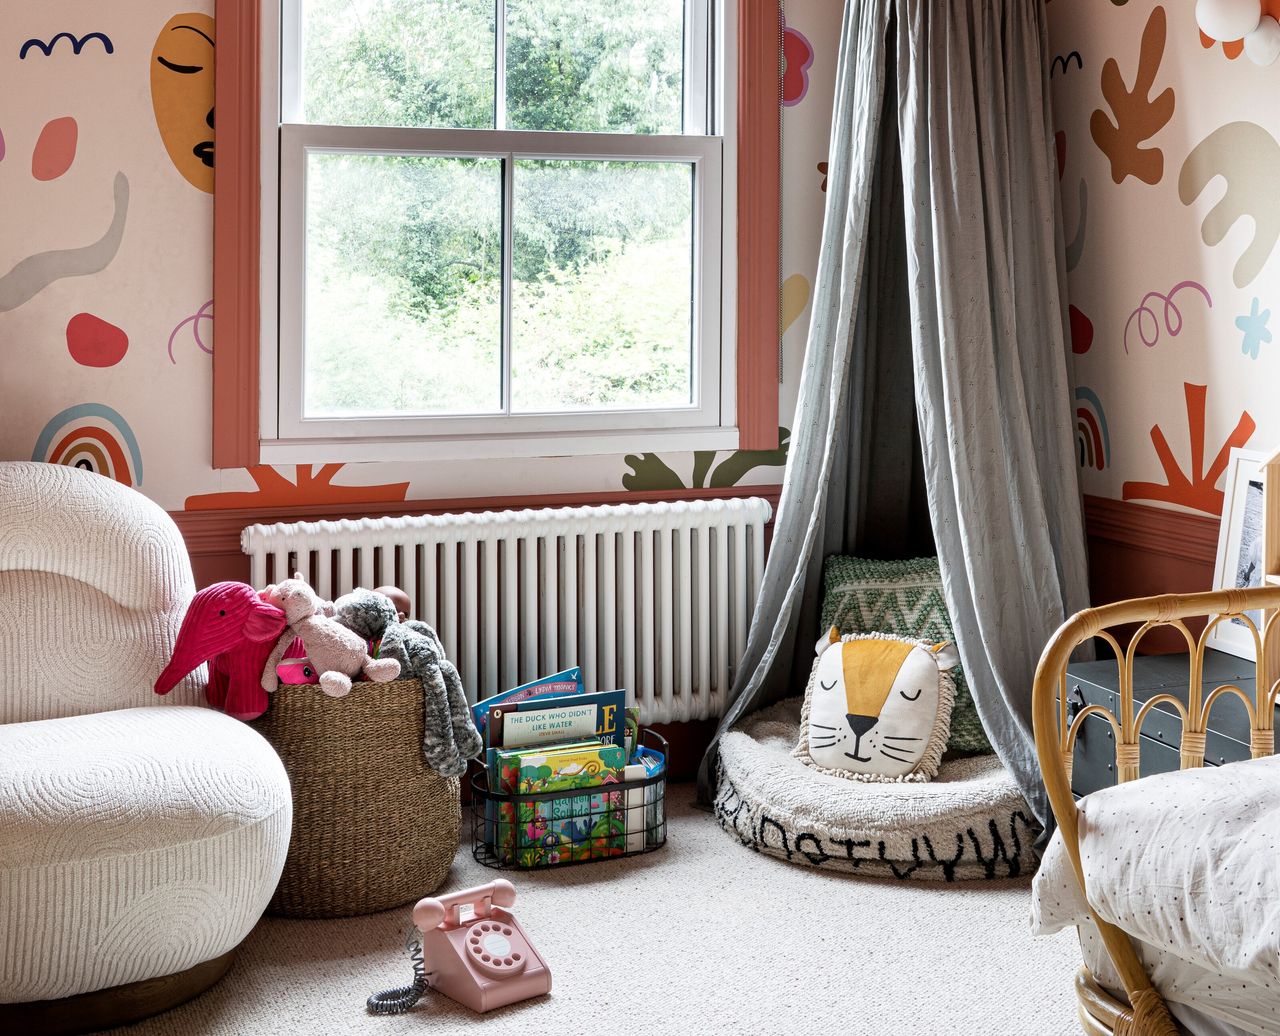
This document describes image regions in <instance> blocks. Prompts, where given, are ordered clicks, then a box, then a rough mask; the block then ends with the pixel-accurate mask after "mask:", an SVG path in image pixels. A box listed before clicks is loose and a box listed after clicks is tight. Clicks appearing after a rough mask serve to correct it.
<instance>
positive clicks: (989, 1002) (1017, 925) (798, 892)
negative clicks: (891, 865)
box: [115, 785, 1080, 1036]
mask: <svg viewBox="0 0 1280 1036" xmlns="http://www.w3.org/2000/svg"><path fill="white" fill-rule="evenodd" d="M692 801H693V787H692V785H681V786H676V787H673V788H672V789H671V790H670V792H669V793H668V814H669V816H668V819H669V832H668V841H667V845H666V847H665V848H663V849H661V850H659V851H657V852H655V853H651V854H649V855H647V856H643V857H638V858H634V859H629V860H625V861H613V862H601V863H597V864H586V865H584V866H579V867H570V868H566V869H565V870H562V871H555V870H551V871H542V872H537V873H530V874H521V873H514V874H509V875H507V876H509V877H511V878H512V880H513V881H514V883H515V885H516V888H517V890H518V893H519V899H518V901H517V903H516V905H515V908H514V913H515V914H516V916H517V917H518V918H520V921H521V924H523V925H524V928H525V931H526V932H527V933H528V934H529V936H530V938H531V939H532V941H533V943H534V945H535V946H536V947H537V948H538V950H539V952H540V953H541V954H542V955H543V957H544V958H545V960H546V961H547V963H548V965H549V966H550V968H551V973H552V977H553V981H554V988H553V990H552V993H551V995H550V996H549V997H544V998H542V999H540V1000H535V1001H526V1002H524V1003H523V1004H516V1005H513V1006H511V1007H508V1008H505V1009H503V1010H501V1011H497V1012H493V1013H492V1014H490V1015H487V1016H486V1015H475V1014H472V1013H470V1012H469V1011H467V1010H466V1009H465V1008H462V1007H460V1006H458V1005H456V1004H454V1003H453V1002H452V1001H450V1000H448V999H446V998H444V997H443V996H440V995H438V994H433V993H428V994H427V996H426V998H424V999H423V1000H422V1002H421V1003H419V1005H418V1006H417V1007H416V1008H415V1009H414V1010H413V1011H412V1012H411V1013H410V1014H408V1015H402V1016H399V1017H394V1018H375V1017H370V1016H369V1015H367V1014H366V1013H365V1008H364V1002H365V998H366V997H367V996H368V995H369V993H370V992H372V991H374V990H375V989H383V988H385V987H387V986H392V985H404V984H407V983H408V981H409V980H410V978H411V970H410V965H409V959H408V957H407V955H406V954H405V953H404V951H403V944H404V940H405V935H406V934H407V932H408V928H409V925H410V921H409V909H408V908H405V909H402V910H395V911H391V912H388V913H385V914H375V915H372V916H370V917H362V918H352V919H348V920H340V921H288V920H282V919H277V918H266V919H264V920H263V921H262V922H261V923H260V924H259V925H258V927H257V928H256V929H255V930H254V932H253V934H252V935H250V936H249V938H248V940H247V941H246V943H245V945H244V946H243V948H242V950H241V953H240V957H239V959H238V961H237V962H236V965H235V967H234V968H233V969H232V971H231V973H230V974H229V975H228V976H227V977H226V978H225V979H223V981H222V982H221V983H219V984H218V985H217V986H215V987H214V988H213V989H211V990H210V991H209V992H208V993H206V994H205V995H204V996H202V997H199V998H197V999H196V1000H193V1001H192V1002H190V1003H189V1004H186V1005H184V1006H183V1007H180V1008H178V1009H177V1010H174V1011H170V1012H169V1013H168V1014H165V1015H161V1016H159V1017H157V1018H153V1019H151V1020H149V1021H146V1022H143V1023H141V1024H140V1025H136V1026H131V1027H129V1028H126V1029H118V1030H115V1031H116V1032H118V1033H121V1034H129V1036H152V1034H155V1036H193V1034H202V1033H213V1034H227V1036H231V1034H235V1036H241V1034H243V1036H277V1034H279V1036H286V1034H288V1036H296V1034H310V1033H315V1034H323V1036H330V1034H344V1033H361V1034H364V1033H370V1034H375V1036H376V1034H381V1033H386V1034H400V1033H415V1034H430V1033H464V1032H471V1031H479V1030H480V1029H482V1028H485V1027H487V1030H486V1031H488V1032H490V1033H494V1034H501V1036H585V1034H588V1033H593V1034H594V1033H600V1034H604V1036H632V1034H643V1036H665V1034H668V1033H670V1034H682V1036H683V1034H698V1036H701V1034H703V1033H734V1034H744V1036H745V1034H752V1036H756V1034H761V1036H763V1034H780V1036H781V1034H788V1036H792V1034H800V1033H806V1032H831V1033H837V1032H838V1033H841V1034H842V1036H863V1034H866V1036H871V1034H875V1036H934V1034H937V1036H944V1034H945V1036H978V1034H987V1033H990V1034H1002V1036H1003V1034H1023V1033H1025V1034H1035V1036H1056V1034H1067V1033H1072V1034H1074V1033H1078V1032H1079V1029H1078V1027H1077V1024H1076V1022H1075V1020H1074V1019H1075V1007H1074V1004H1075V1000H1074V996H1073V995H1072V992H1071V984H1072V978H1073V976H1074V974H1075V972H1076V970H1077V969H1078V968H1079V966H1080V963H1079V961H1080V953H1079V948H1078V946H1077V944H1076V940H1075V937H1074V936H1073V935H1070V934H1063V935H1060V936H1056V937H1054V938H1050V939H1032V938H1031V935H1030V934H1029V932H1028V928H1027V915H1028V894H1029V893H1028V882H1027V881H1026V880H1017V881H1004V882H998V883H983V882H977V881H967V882H961V883H958V884H955V885H934V884H933V883H929V882H896V881H887V880H882V879H867V878H857V877H852V876H848V875H843V874H830V873H825V872H819V871H814V870H812V869H810V868H808V867H797V866H794V865H791V864H788V863H785V862H782V861H780V860H776V859H773V858H771V857H768V856H763V855H759V854H757V853H754V852H752V851H750V850H749V849H744V848H741V847H740V846H739V845H738V844H737V843H736V841H735V840H734V839H733V838H732V837H731V836H730V835H728V834H726V833H725V832H723V831H721V830H720V828H719V827H717V826H716V824H715V822H714V821H713V820H712V819H711V817H710V815H709V814H707V813H704V812H702V811H700V810H697V809H695V808H694V807H693V805H692ZM496 873H498V872H494V871H489V870H487V869H485V868H483V867H481V866H479V865H478V864H476V863H475V862H474V861H473V860H472V859H471V857H470V854H469V853H466V852H460V853H459V854H458V859H457V862H456V863H455V865H454V868H453V871H452V872H451V874H450V876H449V881H448V883H447V885H446V889H445V891H450V890H453V889H458V888H465V887H467V886H469V885H478V884H481V883H482V882H484V881H487V880H489V879H490V878H492V877H493V876H494V875H495V874H496Z"/></svg>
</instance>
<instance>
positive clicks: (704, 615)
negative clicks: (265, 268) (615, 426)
mask: <svg viewBox="0 0 1280 1036" xmlns="http://www.w3.org/2000/svg"><path fill="white" fill-rule="evenodd" d="M770 516H771V509H770V506H769V503H768V501H767V500H762V499H759V498H757V497H750V498H741V499H731V500H700V501H682V502H679V503H659V504H619V505H611V506H604V507H566V508H559V509H546V510H537V511H502V512H489V513H477V514H445V515H426V516H423V517H407V518H377V519H370V518H364V519H361V520H359V521H348V520H343V521H337V522H299V523H296V524H292V525H289V524H277V525H252V526H250V527H249V528H247V529H245V530H244V531H243V532H242V533H241V536H240V547H241V549H242V550H243V551H244V552H245V553H246V554H248V555H249V557H250V559H251V571H252V576H251V579H252V582H253V585H254V586H256V587H262V586H265V585H266V584H267V583H269V582H278V581H279V580H281V579H285V578H287V577H289V576H291V575H293V573H294V572H295V571H301V572H302V573H303V575H304V576H306V577H307V578H308V579H309V581H310V582H311V585H312V586H314V587H315V589H316V591H317V592H318V593H319V594H320V595H321V596H322V597H324V598H326V599H329V598H333V597H337V596H338V595H339V594H343V593H346V592H347V591H348V590H350V589H351V588H352V587H355V586H365V587H375V586H380V585H383V584H387V583H391V584H394V585H396V586H399V587H401V588H402V589H404V590H405V592H406V593H408V595H409V598H410V600H412V601H413V610H414V617H416V618H420V619H423V620H424V621H426V622H428V623H430V624H431V625H432V626H434V627H435V628H436V630H437V631H438V632H439V634H440V638H441V640H442V641H443V642H444V645H445V649H446V651H447V652H448V654H449V657H450V658H451V659H452V660H453V662H454V664H455V665H457V667H458V669H459V671H460V672H461V674H462V679H463V682H464V683H465V684H466V687H467V693H468V695H469V696H470V697H471V698H472V700H475V699H476V698H487V697H489V696H490V695H492V694H495V693H497V692H498V691H501V690H505V689H506V688H509V687H514V686H516V685H517V684H521V683H524V682H526V681H528V680H532V679H535V678H537V677H538V676H542V675H546V674H549V673H554V672H557V671H558V670H561V669H567V668H569V667H570V666H574V665H579V666H581V667H582V675H583V680H584V681H585V683H586V686H587V690H589V691H590V690H609V689H611V688H614V687H623V688H626V690H627V701H628V703H629V704H638V705H639V706H640V715H641V719H642V721H643V722H645V723H667V722H672V721H679V720H692V719H707V718H713V717H718V716H720V715H721V714H722V713H723V712H724V708H725V697H726V693H727V691H728V689H729V685H730V683H731V682H732V679H733V673H734V670H735V668H736V666H737V663H738V659H739V658H740V657H741V655H742V652H743V649H744V648H745V646H746V638H747V626H748V624H749V622H750V619H751V609H752V607H753V606H754V604H755V599H756V592H757V590H758V589H759V586H760V578H761V575H762V573H763V571H764V526H765V523H766V522H767V521H768V520H769V518H770Z"/></svg>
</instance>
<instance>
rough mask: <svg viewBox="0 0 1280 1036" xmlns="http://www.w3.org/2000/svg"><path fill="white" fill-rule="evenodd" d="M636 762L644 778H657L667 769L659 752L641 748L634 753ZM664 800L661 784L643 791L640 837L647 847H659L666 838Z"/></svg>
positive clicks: (652, 785) (653, 785)
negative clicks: (642, 821) (642, 819)
mask: <svg viewBox="0 0 1280 1036" xmlns="http://www.w3.org/2000/svg"><path fill="white" fill-rule="evenodd" d="M636 762H637V763H638V764H639V765H640V766H642V767H644V771H645V772H644V776H645V777H657V776H658V775H659V774H661V773H662V772H663V770H665V769H666V767H667V760H666V758H665V757H664V756H663V754H662V753H661V752H659V751H657V750H655V749H652V748H645V747H643V746H641V747H640V748H639V749H638V750H637V751H636ZM628 769H630V768H629V767H628ZM664 800H665V795H664V794H663V789H662V785H661V784H651V785H649V786H648V787H647V788H645V789H644V825H643V834H642V835H641V837H643V838H644V839H645V842H646V844H648V845H660V844H661V843H662V840H663V838H665V837H666V826H667V818H666V811H665V810H664V809H663V802H664ZM628 812H629V811H628Z"/></svg>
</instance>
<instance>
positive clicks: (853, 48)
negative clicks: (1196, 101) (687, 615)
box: [699, 0, 1087, 822]
mask: <svg viewBox="0 0 1280 1036" xmlns="http://www.w3.org/2000/svg"><path fill="white" fill-rule="evenodd" d="M1044 17H1045V16H1044V11H1043V7H1042V4H1041V2H1040V0H847V2H846V4H845V12H844V23H843V28H842V34H841V44H840V55H839V68H838V73H837V77H836V98H835V105H834V113H833V122H832V134H831V150H830V157H829V160H828V162H829V179H828V187H827V191H828V193H827V204H826V220H825V224H824V229H823V240H822V248H821V251H820V254H819V260H818V271H817V276H816V283H815V290H814V303H813V311H812V317H811V324H810V330H809V340H808V346H807V349H806V354H805V363H804V368H803V373H802V377H801V382H800V392H799V401H798V404H797V419H796V426H797V427H796V429H795V431H794V433H793V437H792V443H791V450H790V456H789V459H788V464H787V470H786V476H785V479H784V485H783V492H782V499H781V502H780V504H779V507H778V515H777V520H776V521H775V524H774V536H773V545H772V548H771V551H770V555H769V561H768V564H767V566H766V568H765V574H764V579H763V583H762V587H761V591H760V596H759V599H758V600H757V603H756V609H755V614H754V616H753V618H752V622H751V629H750V634H749V636H748V641H747V647H746V651H745V654H744V657H743V660H742V663H741V665H740V667H739V670H738V674H737V678H736V680H735V682H734V686H733V688H732V690H731V693H730V699H731V704H730V706H729V708H728V710H727V712H726V714H725V716H724V719H723V720H722V722H721V724H720V727H719V730H718V731H717V741H718V739H719V736H720V735H721V734H723V733H724V731H726V730H727V729H729V728H730V727H731V726H732V725H733V724H734V723H735V722H737V720H738V719H740V718H741V717H742V716H743V715H744V714H746V713H747V712H750V711H752V710H754V709H756V708H758V707H760V706H762V705H764V704H767V703H768V702H770V701H774V700H776V699H778V698H782V697H787V696H790V695H795V694H799V693H801V691H802V690H803V688H804V684H805V680H806V678H807V674H808V670H809V666H810V665H811V663H812V659H813V651H812V644H813V641H814V639H815V638H816V637H817V636H818V634H819V632H820V631H819V630H818V628H817V625H818V608H819V600H820V593H821V565H822V559H823V558H824V557H825V556H826V555H827V554H830V553H835V552H849V553H853V552H857V551H859V550H863V551H864V552H865V551H866V548H867V547H868V546H870V548H871V551H870V552H873V553H874V552H876V551H883V552H894V551H897V552H898V556H905V555H906V554H908V553H912V552H915V551H916V549H918V545H919V543H920V542H921V540H922V539H923V538H924V537H925V536H926V535H927V533H926V532H924V531H923V530H920V529H919V528H918V524H919V522H920V518H919V516H921V515H923V514H924V513H925V507H926V505H925V503H924V501H923V500H921V499H920V496H921V493H920V492H919V490H920V488H921V487H920V483H921V482H923V487H924V488H925V489H926V490H927V493H926V494H924V495H925V496H927V501H928V502H927V514H928V517H929V524H930V525H931V527H932V534H933V539H934V541H935V542H936V548H937V554H938V558H939V563H940V567H941V570H942V574H943V586H944V593H945V597H946V601H947V606H948V608H949V610H950V612H951V617H952V622H953V624H954V626H955V629H956V639H957V641H958V644H959V648H960V655H961V660H962V662H963V664H964V668H965V673H966V675H967V677H968V682H969V686H970V688H971V691H972V694H973V698H974V702H975V704H976V706H977V710H978V714H979V716H980V717H981V719H982V722H983V726H984V727H985V728H986V732H987V736H988V738H989V739H990V741H991V743H992V745H993V746H994V747H995V749H996V751H997V753H998V754H999V756H1000V758H1001V760H1002V761H1003V762H1004V764H1005V765H1006V766H1007V767H1008V768H1009V770H1010V771H1011V772H1012V773H1013V775H1014V776H1015V778H1016V779H1017V781H1018V783H1019V785H1020V787H1021V788H1022V791H1023V793H1024V794H1025V795H1026V797H1027V800H1028V802H1029V803H1030V805H1031V807H1032V809H1033V810H1034V811H1035V813H1036V815H1037V816H1038V817H1039V818H1040V819H1041V821H1042V822H1044V821H1047V820H1048V818H1049V809H1048V803H1047V801H1046V798H1045V795H1044V789H1043V785H1042V784H1041V782H1040V777H1039V767H1038V766H1037V763H1036V758H1035V748H1034V743H1033V740H1032V735H1031V719H1030V705H1031V684H1032V677H1033V674H1034V670H1035V664H1036V661H1037V659H1038V658H1039V655H1040V651H1041V649H1042V648H1043V646H1044V644H1045V642H1046V641H1047V640H1048V639H1049V637H1050V635H1051V634H1052V633H1053V631H1054V630H1055V629H1056V628H1057V626H1058V625H1059V624H1060V623H1061V622H1062V621H1063V619H1064V618H1066V616H1068V615H1069V614H1071V612H1073V611H1075V610H1077V609H1079V608H1082V607H1084V606H1085V605H1086V604H1087V586H1086V562H1085V553H1084V536H1083V528H1082V522H1081V517H1080V500H1079V490H1078V485H1077V476H1076V462H1075V453H1074V429H1073V423H1072V418H1071V407H1070V380H1069V371H1068V365H1067V352H1066V347H1065V344H1064V343H1065V337H1066V336H1065V331H1064V308H1065V307H1064V296H1065V286H1064V281H1063V274H1062V270H1063V263H1062V244H1061V236H1060V233H1059V230H1058V220H1057V219H1056V218H1055V214H1056V211H1057V198H1056V192H1055V186H1054V184H1055V180H1054V175H1053V168H1054V167H1053V155H1052V133H1051V131H1050V119H1049V100H1048V81H1047V75H1046V71H1045V70H1046V67H1047V66H1046V62H1045V53H1046V34H1045V29H1046V27H1045V23H1044ZM913 396H914V398H913ZM912 515H915V516H917V517H916V518H915V522H916V524H915V525H913V522H912V518H911V516H912ZM895 538H896V541H897V542H895ZM716 758H717V752H716V745H715V744H714V743H713V745H712V746H711V748H710V750H709V751H708V753H707V756H706V757H705V758H704V759H703V764H702V768H701V770H700V772H699V793H700V797H701V798H702V800H703V801H704V802H705V801H709V800H710V798H711V796H712V795H713V793H714V783H715V777H716Z"/></svg>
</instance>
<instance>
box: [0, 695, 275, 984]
mask: <svg viewBox="0 0 1280 1036" xmlns="http://www.w3.org/2000/svg"><path fill="white" fill-rule="evenodd" d="M0 760H3V762H0V818H2V820H0V830H3V838H2V839H0V1003H7V1002H13V1001H23V1000H46V999H52V998H55V997H63V996H70V995H71V994H73V993H79V992H83V991H85V990H87V989H102V988H105V987H108V986H116V985H120V984H122V983H125V982H134V981H137V980H139V979H144V978H152V977H155V976H157V975H168V974H172V973H173V972H175V971H182V970H183V969H185V968H189V967H191V966H193V965H195V964H198V963H200V962H201V961H204V960H209V959H210V958H212V957H216V956H218V955H220V954H222V953H225V952H226V951H227V950H229V949H231V948H232V947H233V946H235V945H236V944H237V943H239V942H240V940H241V939H243V938H244V937H245V935H247V934H248V932H249V929H250V928H252V927H253V925H254V923H255V922H256V921H257V919H258V918H259V917H260V916H261V914H262V911H263V910H264V909H265V908H266V905H267V901H268V900H269V899H270V898H271V893H272V891H273V890H274V889H275V885H276V881H277V880H278V879H279V877H280V870H281V867H282V866H283V864H284V853H285V849H286V847H287V846H288V841H289V830H290V824H291V814H292V800H291V798H290V795H289V783H288V778H287V777H286V776H285V772H284V767H283V765H282V764H281V762H280V759H279V757H278V756H277V755H276V754H275V751H274V750H273V749H272V748H271V746H270V745H269V744H267V742H266V741H265V740H264V739H263V738H262V737H260V736H259V735H258V734H257V733H256V732H254V731H253V730H251V729H249V728H248V727H246V726H245V725H244V724H243V723H240V722H238V721H237V720H233V719H231V718H229V717H227V716H224V715H222V714H221V713H219V712H214V711H213V710H212V709H201V708H191V707H187V708H176V709H172V708H166V709H125V710H120V711H116V712H109V713H104V714H102V715H100V716H78V717H71V718H67V719H56V720H44V721H37V722H32V723H13V724H9V725H8V726H0Z"/></svg>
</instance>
